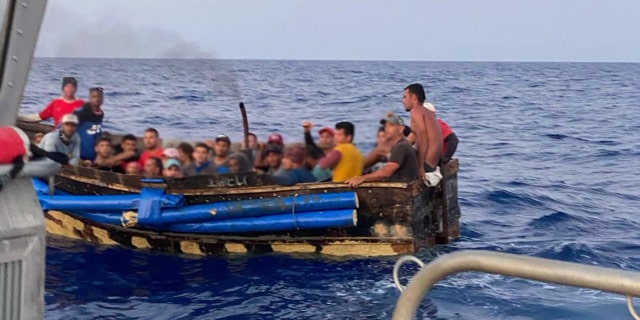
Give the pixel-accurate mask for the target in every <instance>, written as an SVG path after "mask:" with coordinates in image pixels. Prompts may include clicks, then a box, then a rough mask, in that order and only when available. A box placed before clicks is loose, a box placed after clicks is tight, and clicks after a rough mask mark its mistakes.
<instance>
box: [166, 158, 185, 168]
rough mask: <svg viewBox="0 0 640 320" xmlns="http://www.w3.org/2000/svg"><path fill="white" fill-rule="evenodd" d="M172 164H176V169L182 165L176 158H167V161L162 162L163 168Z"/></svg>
mask: <svg viewBox="0 0 640 320" xmlns="http://www.w3.org/2000/svg"><path fill="white" fill-rule="evenodd" d="M173 166H177V167H178V169H180V168H181V167H182V165H180V161H178V160H177V159H173V158H172V159H169V160H167V162H165V163H164V168H165V169H169V168H171V167H173Z"/></svg>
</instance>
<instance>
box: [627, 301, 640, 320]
mask: <svg viewBox="0 0 640 320" xmlns="http://www.w3.org/2000/svg"><path fill="white" fill-rule="evenodd" d="M627 307H628V308H629V313H631V316H632V317H633V318H634V319H635V320H640V316H639V315H638V314H637V313H636V309H635V308H634V307H633V296H629V295H627Z"/></svg>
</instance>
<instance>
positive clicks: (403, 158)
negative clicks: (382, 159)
mask: <svg viewBox="0 0 640 320" xmlns="http://www.w3.org/2000/svg"><path fill="white" fill-rule="evenodd" d="M381 122H382V123H383V124H384V133H385V135H386V137H387V141H388V142H389V143H390V144H391V145H392V147H391V154H390V156H389V159H388V160H387V163H385V165H384V166H383V167H382V168H381V169H380V170H378V171H375V172H373V173H370V174H365V175H363V176H356V177H353V178H351V179H348V180H346V181H345V183H346V184H348V185H349V186H350V187H353V188H356V187H358V186H359V185H360V184H362V183H363V182H375V181H384V180H388V181H403V182H404V181H413V180H416V179H418V158H417V156H416V151H415V149H414V148H413V146H411V144H410V143H409V142H408V141H407V140H406V139H405V138H404V133H403V131H404V121H403V120H402V118H400V117H399V116H397V115H395V114H388V115H387V117H385V118H384V119H382V121H381Z"/></svg>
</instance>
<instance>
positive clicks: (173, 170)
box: [162, 158, 184, 178]
mask: <svg viewBox="0 0 640 320" xmlns="http://www.w3.org/2000/svg"><path fill="white" fill-rule="evenodd" d="M162 173H163V175H164V177H165V178H182V177H184V175H183V174H182V169H181V166H180V161H178V159H175V158H170V159H169V160H167V161H166V162H165V163H164V171H163V172H162Z"/></svg>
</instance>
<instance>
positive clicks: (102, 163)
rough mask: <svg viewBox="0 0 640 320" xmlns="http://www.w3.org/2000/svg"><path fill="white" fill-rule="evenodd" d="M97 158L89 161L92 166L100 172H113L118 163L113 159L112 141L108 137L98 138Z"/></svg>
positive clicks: (96, 146)
mask: <svg viewBox="0 0 640 320" xmlns="http://www.w3.org/2000/svg"><path fill="white" fill-rule="evenodd" d="M94 149H95V154H96V157H95V159H94V160H93V161H89V160H85V161H88V164H89V165H90V166H93V167H95V168H96V169H98V170H104V171H113V166H114V165H115V164H116V163H117V162H116V161H114V158H112V157H111V151H112V147H111V139H109V138H107V137H100V138H98V142H96V145H95V147H94Z"/></svg>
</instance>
